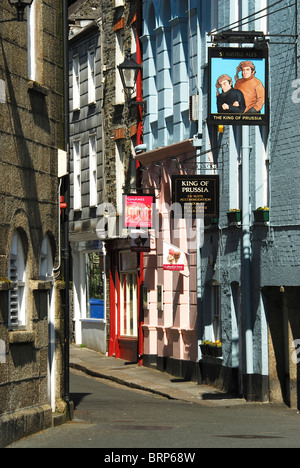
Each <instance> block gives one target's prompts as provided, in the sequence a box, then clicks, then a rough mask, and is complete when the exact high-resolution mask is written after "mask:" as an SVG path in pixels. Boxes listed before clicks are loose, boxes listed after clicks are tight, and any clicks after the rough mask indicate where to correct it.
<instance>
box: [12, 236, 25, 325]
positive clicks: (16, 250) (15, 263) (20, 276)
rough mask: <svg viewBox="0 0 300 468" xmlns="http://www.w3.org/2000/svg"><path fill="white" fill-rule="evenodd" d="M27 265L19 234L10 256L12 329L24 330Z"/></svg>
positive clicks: (14, 239) (15, 237)
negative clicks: (12, 287)
mask: <svg viewBox="0 0 300 468" xmlns="http://www.w3.org/2000/svg"><path fill="white" fill-rule="evenodd" d="M25 268H26V263H25V256H24V249H23V245H22V240H21V238H20V236H19V234H18V233H17V232H15V234H14V236H13V240H12V243H11V248H10V254H9V265H8V279H9V280H10V281H11V282H12V283H13V285H14V289H13V290H11V291H10V294H9V314H8V326H9V328H11V329H17V328H24V327H25V325H26V317H25V310H26V309H25V276H26V271H25Z"/></svg>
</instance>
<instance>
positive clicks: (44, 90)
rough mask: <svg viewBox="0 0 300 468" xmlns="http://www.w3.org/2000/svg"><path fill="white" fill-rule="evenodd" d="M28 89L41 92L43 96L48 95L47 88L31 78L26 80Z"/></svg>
mask: <svg viewBox="0 0 300 468" xmlns="http://www.w3.org/2000/svg"><path fill="white" fill-rule="evenodd" d="M28 91H34V92H35V93H38V94H42V95H43V96H47V95H48V89H47V88H45V86H42V85H40V84H39V83H37V82H36V81H33V80H30V81H28Z"/></svg>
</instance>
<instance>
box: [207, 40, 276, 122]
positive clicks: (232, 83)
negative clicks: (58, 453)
mask: <svg viewBox="0 0 300 468" xmlns="http://www.w3.org/2000/svg"><path fill="white" fill-rule="evenodd" d="M208 61H209V62H208V65H209V66H208V124H212V125H267V124H268V121H269V105H268V51H267V49H263V48H261V49H259V48H243V47H240V48H237V47H210V48H209V49H208Z"/></svg>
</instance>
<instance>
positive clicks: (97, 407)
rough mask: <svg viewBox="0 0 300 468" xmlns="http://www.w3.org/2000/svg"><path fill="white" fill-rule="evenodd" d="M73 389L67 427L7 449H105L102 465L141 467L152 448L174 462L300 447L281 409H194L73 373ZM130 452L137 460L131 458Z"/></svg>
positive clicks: (294, 421)
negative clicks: (213, 453) (209, 453)
mask: <svg viewBox="0 0 300 468" xmlns="http://www.w3.org/2000/svg"><path fill="white" fill-rule="evenodd" d="M70 388H71V398H72V400H73V401H74V404H75V412H74V419H73V421H72V422H71V423H68V424H65V425H63V426H59V427H57V428H52V429H49V430H46V431H43V432H40V433H38V434H36V435H34V436H31V437H28V438H26V439H23V440H21V441H19V442H16V443H14V444H13V445H11V446H9V447H8V448H102V449H103V450H102V452H101V457H100V460H99V461H106V462H111V461H114V462H120V461H122V459H121V458H118V457H121V455H120V454H121V453H122V454H127V455H130V454H131V455H132V458H125V459H123V462H124V461H125V462H126V463H127V464H129V465H135V464H139V465H142V464H143V463H146V462H154V461H158V460H156V459H155V457H154V455H153V454H152V455H151V453H152V452H151V450H153V452H154V453H157V452H159V453H163V454H164V455H163V457H165V459H164V458H162V460H161V461H163V460H164V461H165V462H172V460H173V462H174V461H175V459H176V461H179V459H178V457H181V461H185V460H188V461H189V462H191V461H193V462H196V461H197V462H198V461H199V457H200V451H197V449H199V448H223V447H226V448H296V447H297V448H298V447H300V440H299V421H300V414H298V412H297V411H294V410H289V409H288V408H286V407H285V406H284V405H272V404H252V403H250V404H249V405H245V404H243V405H241V406H239V405H233V406H230V400H228V405H226V406H223V407H219V406H217V405H216V406H214V405H213V404H212V403H210V404H205V403H203V405H195V404H192V403H187V402H183V401H178V400H168V399H165V398H162V397H160V396H157V395H153V394H151V393H148V392H144V391H137V390H133V389H128V388H127V387H123V386H121V385H118V384H115V383H112V382H108V381H107V380H105V381H104V380H100V379H97V378H92V377H87V376H86V375H84V374H82V373H80V372H78V371H73V370H72V372H71V387H70ZM104 449H105V450H104ZM117 449H122V450H120V451H118V450H117ZM135 449H148V450H145V451H142V452H137V451H135ZM155 449H156V450H155ZM172 450H173V451H172ZM172 453H173V458H171V454H172ZM202 453H203V452H202ZM134 454H139V457H138V458H133V455H134ZM168 454H170V458H168V457H169V455H168ZM175 454H176V455H175ZM179 454H181V455H179ZM189 454H190V455H189ZM156 456H157V455H156ZM149 457H150V458H149ZM151 457H152V458H151ZM184 457H186V458H184ZM201 457H202V455H201Z"/></svg>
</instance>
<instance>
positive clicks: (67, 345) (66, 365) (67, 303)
mask: <svg viewBox="0 0 300 468" xmlns="http://www.w3.org/2000/svg"><path fill="white" fill-rule="evenodd" d="M62 15H63V31H62V32H63V35H62V39H63V74H64V84H63V112H64V150H65V151H66V152H67V153H68V151H69V54H68V51H69V49H68V35H69V23H68V1H67V0H63V1H62ZM68 164H69V158H68ZM63 190H64V197H65V201H66V203H67V208H66V209H65V210H64V279H65V304H64V400H65V402H66V403H67V407H68V411H69V417H70V416H71V414H70V382H69V380H70V375H69V374H70V372H69V371H70V367H69V359H70V297H69V289H70V246H69V210H70V185H69V167H68V171H67V175H66V176H65V177H64V180H63Z"/></svg>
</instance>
